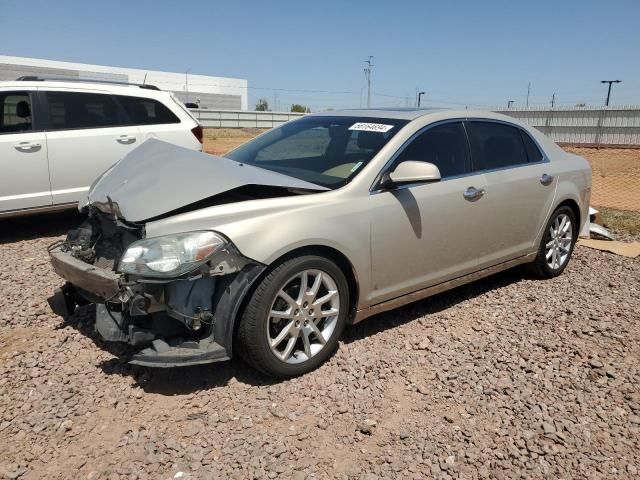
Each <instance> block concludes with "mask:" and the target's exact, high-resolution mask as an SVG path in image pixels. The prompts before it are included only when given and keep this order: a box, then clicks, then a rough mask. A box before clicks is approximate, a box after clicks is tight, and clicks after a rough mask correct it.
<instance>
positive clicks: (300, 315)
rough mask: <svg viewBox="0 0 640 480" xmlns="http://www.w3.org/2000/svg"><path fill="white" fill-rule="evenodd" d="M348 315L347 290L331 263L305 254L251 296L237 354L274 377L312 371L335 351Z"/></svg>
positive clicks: (267, 278)
mask: <svg viewBox="0 0 640 480" xmlns="http://www.w3.org/2000/svg"><path fill="white" fill-rule="evenodd" d="M348 310H349V287H348V283H347V279H346V277H345V275H344V273H343V272H342V271H341V270H340V268H339V267H338V266H337V265H336V264H335V263H333V262H332V261H330V260H328V259H326V258H324V257H320V256H316V255H304V256H300V257H294V258H291V259H288V260H285V261H284V262H282V263H281V264H279V265H277V266H276V267H275V268H273V270H271V271H270V272H269V273H268V274H267V275H266V276H265V277H264V278H263V279H262V280H261V281H260V283H259V284H258V286H257V287H256V289H255V290H254V291H253V293H252V295H251V298H250V299H249V302H248V303H247V306H246V308H245V309H244V312H243V314H242V317H241V319H240V325H239V327H238V332H237V336H236V339H237V341H238V346H239V347H240V348H239V353H240V355H241V356H242V357H243V359H244V360H245V361H246V362H247V363H248V364H249V365H251V366H252V367H254V368H256V369H257V370H260V371H261V372H263V373H265V374H267V375H269V376H272V377H276V378H291V377H296V376H298V375H302V374H304V373H307V372H310V371H311V370H314V369H316V368H317V367H318V366H320V365H321V364H322V363H324V362H325V361H326V360H327V359H328V358H329V357H330V356H331V355H332V354H333V353H334V352H335V351H336V349H337V347H338V339H339V337H340V335H341V334H342V331H343V330H344V326H345V323H346V319H347V314H348Z"/></svg>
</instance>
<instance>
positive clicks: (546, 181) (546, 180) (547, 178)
mask: <svg viewBox="0 0 640 480" xmlns="http://www.w3.org/2000/svg"><path fill="white" fill-rule="evenodd" d="M552 182H553V175H547V174H546V173H543V174H542V176H541V177H540V183H541V184H542V185H545V186H546V185H551V183H552Z"/></svg>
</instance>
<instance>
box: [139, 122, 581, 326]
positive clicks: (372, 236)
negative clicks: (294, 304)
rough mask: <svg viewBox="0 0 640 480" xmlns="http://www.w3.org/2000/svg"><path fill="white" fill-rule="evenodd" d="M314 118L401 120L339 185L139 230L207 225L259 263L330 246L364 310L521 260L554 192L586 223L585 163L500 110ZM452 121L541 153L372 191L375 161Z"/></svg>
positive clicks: (528, 254) (152, 232)
mask: <svg viewBox="0 0 640 480" xmlns="http://www.w3.org/2000/svg"><path fill="white" fill-rule="evenodd" d="M320 115H322V114H320ZM325 115H352V116H358V117H366V116H369V117H379V118H385V117H386V118H390V117H391V118H408V119H411V120H412V121H411V122H410V123H409V124H407V125H406V126H405V127H404V128H402V129H401V130H400V131H399V132H398V133H397V134H396V135H395V136H394V137H393V138H392V139H391V140H390V141H389V142H388V143H387V145H385V146H384V147H383V148H382V149H381V150H380V152H379V153H378V154H377V155H376V156H375V157H374V158H373V159H372V160H371V161H370V162H369V164H367V165H366V166H365V167H364V168H363V169H362V171H361V172H360V174H359V175H357V176H356V177H355V178H354V179H353V180H352V181H351V182H350V183H349V184H347V185H346V186H344V187H342V188H340V189H338V190H335V191H327V192H320V193H313V194H308V195H300V196H294V197H281V198H272V199H266V200H252V201H246V202H241V203H234V204H227V205H219V206H213V207H208V208H203V209H199V210H195V211H191V212H188V213H183V214H179V215H175V216H171V217H168V218H164V219H161V220H157V221H152V222H149V223H147V224H146V235H147V237H155V236H160V235H167V234H172V233H179V232H187V231H193V230H202V229H211V230H215V231H218V232H221V233H222V234H224V235H225V236H227V237H228V238H229V239H230V240H231V241H233V243H234V244H235V245H236V246H237V247H238V249H239V250H240V252H242V253H243V254H244V255H246V256H247V257H249V258H252V259H254V260H257V261H259V262H262V263H264V264H272V263H273V262H275V261H276V260H277V259H278V258H280V257H281V256H283V255H285V254H287V253H289V252H291V251H293V250H296V249H298V248H301V247H313V246H323V247H329V248H332V249H334V250H336V251H338V252H341V253H342V254H343V255H344V256H345V257H346V258H347V259H348V261H349V262H350V263H351V265H352V267H353V271H354V273H355V275H356V278H357V282H358V289H359V295H358V300H357V309H358V310H359V311H360V312H361V313H360V315H359V316H360V317H361V318H364V317H365V316H367V314H366V312H367V311H374V310H375V309H370V307H372V306H374V305H379V306H380V305H384V304H383V303H382V302H385V301H390V302H389V303H387V305H392V306H397V305H398V304H401V303H403V302H408V301H412V300H415V299H416V297H418V296H419V295H418V294H414V295H410V296H408V297H406V298H405V299H404V300H402V299H400V300H393V299H396V298H397V297H400V296H402V295H406V294H408V293H411V292H419V291H423V292H428V291H436V290H438V288H436V286H438V285H441V286H442V285H448V287H447V288H451V287H452V286H455V285H456V284H458V283H460V281H457V282H456V279H461V278H462V279H469V280H473V279H476V278H480V277H481V276H482V275H483V274H482V273H480V274H479V273H478V271H479V270H481V269H487V270H485V273H486V272H493V271H498V270H500V269H501V268H502V267H504V268H506V266H512V265H515V264H517V263H520V262H522V261H526V260H531V259H532V254H534V253H535V251H536V249H537V246H538V245H539V242H540V238H541V235H542V231H543V227H544V225H545V223H546V221H547V219H548V218H549V215H550V213H551V212H552V211H553V209H555V207H556V206H557V205H559V204H560V203H561V202H563V201H565V200H572V201H574V202H576V204H577V205H578V207H579V209H580V212H581V215H580V216H581V221H580V223H581V225H582V224H584V222H585V221H586V218H587V214H588V202H589V192H590V187H591V178H590V168H589V165H588V163H587V162H586V161H585V160H584V159H582V158H580V157H576V156H574V155H570V154H567V153H565V152H564V151H563V150H562V149H561V148H560V147H558V146H557V145H556V144H555V143H553V142H552V141H551V140H550V139H548V138H547V137H545V136H544V135H542V134H541V133H540V132H538V131H537V130H534V129H532V128H531V127H529V126H527V125H525V124H523V123H521V122H519V121H516V120H514V119H512V118H510V117H506V116H504V115H500V114H496V113H491V112H474V111H467V110H463V111H421V112H418V113H415V112H409V113H408V112H403V111H385V110H381V111H376V110H353V111H343V112H335V111H333V112H328V113H327V114H325ZM456 119H457V120H464V119H489V120H496V121H502V122H507V123H510V124H514V125H518V126H520V127H521V128H523V129H524V130H526V131H527V132H529V133H530V134H531V135H532V136H533V137H534V139H535V140H536V141H537V142H538V144H539V145H540V146H541V148H542V150H543V151H544V152H545V155H546V158H545V161H544V162H542V163H540V164H527V165H524V166H516V167H512V168H509V169H504V170H501V171H499V172H481V173H479V174H472V175H468V176H462V177H458V178H451V179H445V180H443V181H440V182H434V183H428V184H422V185H415V186H409V187H407V188H404V189H399V190H397V191H394V192H392V191H377V190H376V185H377V181H378V179H379V176H380V174H381V173H384V171H385V165H386V164H387V163H388V162H389V160H390V159H391V158H392V156H393V155H394V154H395V153H396V151H397V150H398V149H399V148H400V147H401V146H402V145H403V144H404V143H405V142H406V141H407V140H408V139H409V138H410V137H412V135H413V134H414V133H416V132H418V131H419V130H421V129H422V128H423V127H426V126H428V125H432V124H436V123H438V122H442V121H449V120H456ZM543 173H546V174H548V175H552V176H553V177H554V180H553V183H552V184H551V185H549V186H547V187H544V188H543V187H542V186H541V185H540V183H539V177H540V176H541V175H542V174H543ZM469 186H474V187H476V188H483V189H485V190H486V194H485V195H484V196H483V197H482V198H480V199H479V200H477V201H475V202H469V201H466V200H464V198H463V196H462V194H463V192H464V191H465V189H466V188H467V187H469ZM514 191H516V192H517V193H519V196H518V197H517V198H516V197H513V196H512V193H513V192H514ZM537 194H540V195H537ZM496 245H498V247H497V248H496ZM504 262H508V263H504ZM465 275H466V277H465ZM443 282H449V283H448V284H447V283H443ZM380 308H382V307H380ZM380 308H378V310H380ZM368 309H370V310H368ZM362 312H365V313H362Z"/></svg>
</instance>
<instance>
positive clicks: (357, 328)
mask: <svg viewBox="0 0 640 480" xmlns="http://www.w3.org/2000/svg"><path fill="white" fill-rule="evenodd" d="M525 278H527V275H526V273H525V272H524V270H522V269H514V270H510V271H506V272H502V273H498V274H496V275H493V276H491V277H488V278H486V279H484V280H480V281H477V282H474V283H471V284H468V285H464V286H462V287H458V288H455V289H453V290H450V291H448V292H444V293H441V294H438V295H435V296H433V297H430V298H428V299H425V300H421V301H419V302H415V303H413V304H410V305H407V306H404V307H401V308H398V309H395V310H392V311H390V312H385V313H382V314H379V315H376V316H374V317H371V318H370V319H368V320H366V321H364V322H362V323H359V324H357V325H354V326H352V327H349V328H347V329H346V331H345V332H344V334H343V337H342V341H343V342H344V343H346V344H349V343H351V342H354V341H358V340H361V339H363V338H365V337H367V336H370V335H374V334H376V333H379V332H382V331H384V330H387V329H390V328H395V327H398V326H400V325H404V324H406V323H409V322H412V321H414V320H417V319H419V318H422V317H424V316H428V315H431V314H434V313H438V312H440V311H442V310H445V309H447V308H449V307H451V306H453V305H456V304H458V303H460V302H463V301H465V300H468V299H470V298H474V297H476V296H478V295H482V294H484V293H486V292H488V291H491V290H494V289H497V288H502V287H505V286H507V285H510V284H512V283H515V282H518V281H520V280H523V279H525ZM94 320H95V308H94V307H93V306H87V307H82V308H80V309H78V311H77V312H76V313H75V314H74V315H72V316H71V317H70V318H69V319H68V320H67V321H66V322H65V323H62V324H61V325H60V326H59V328H66V327H71V328H74V329H76V330H77V331H78V332H80V333H81V334H82V335H84V336H86V337H88V338H90V339H91V340H92V341H93V342H94V344H95V345H96V347H97V348H99V349H101V350H104V351H107V352H109V353H111V354H112V355H114V357H115V358H111V359H108V360H104V361H101V362H99V363H98V366H99V368H101V369H102V371H103V372H104V373H105V374H107V375H120V376H127V377H131V378H133V379H134V380H135V382H136V383H137V384H138V385H139V386H140V388H142V389H143V390H144V391H145V392H146V393H156V394H160V395H168V396H173V395H189V394H192V393H196V392H198V391H202V390H209V389H212V388H217V387H224V386H226V385H228V384H229V383H231V382H239V383H243V384H245V385H251V386H264V385H272V384H274V383H278V382H279V380H274V379H272V378H270V377H267V376H265V375H263V374H261V373H260V372H257V371H256V370H254V369H252V368H251V367H249V366H248V365H246V364H245V363H244V362H242V361H241V360H240V359H238V358H234V359H232V360H231V361H228V362H220V363H214V364H209V365H196V366H190V367H175V368H167V369H164V368H149V367H141V366H137V365H130V364H129V363H127V357H128V356H129V355H130V354H131V353H132V352H133V349H132V348H130V347H128V346H127V345H124V344H118V343H112V342H103V341H102V339H101V338H100V336H99V335H98V334H97V333H96V332H95V329H94Z"/></svg>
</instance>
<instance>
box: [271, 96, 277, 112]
mask: <svg viewBox="0 0 640 480" xmlns="http://www.w3.org/2000/svg"><path fill="white" fill-rule="evenodd" d="M271 111H273V112H277V111H278V94H277V93H274V94H273V109H272V110H271Z"/></svg>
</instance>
